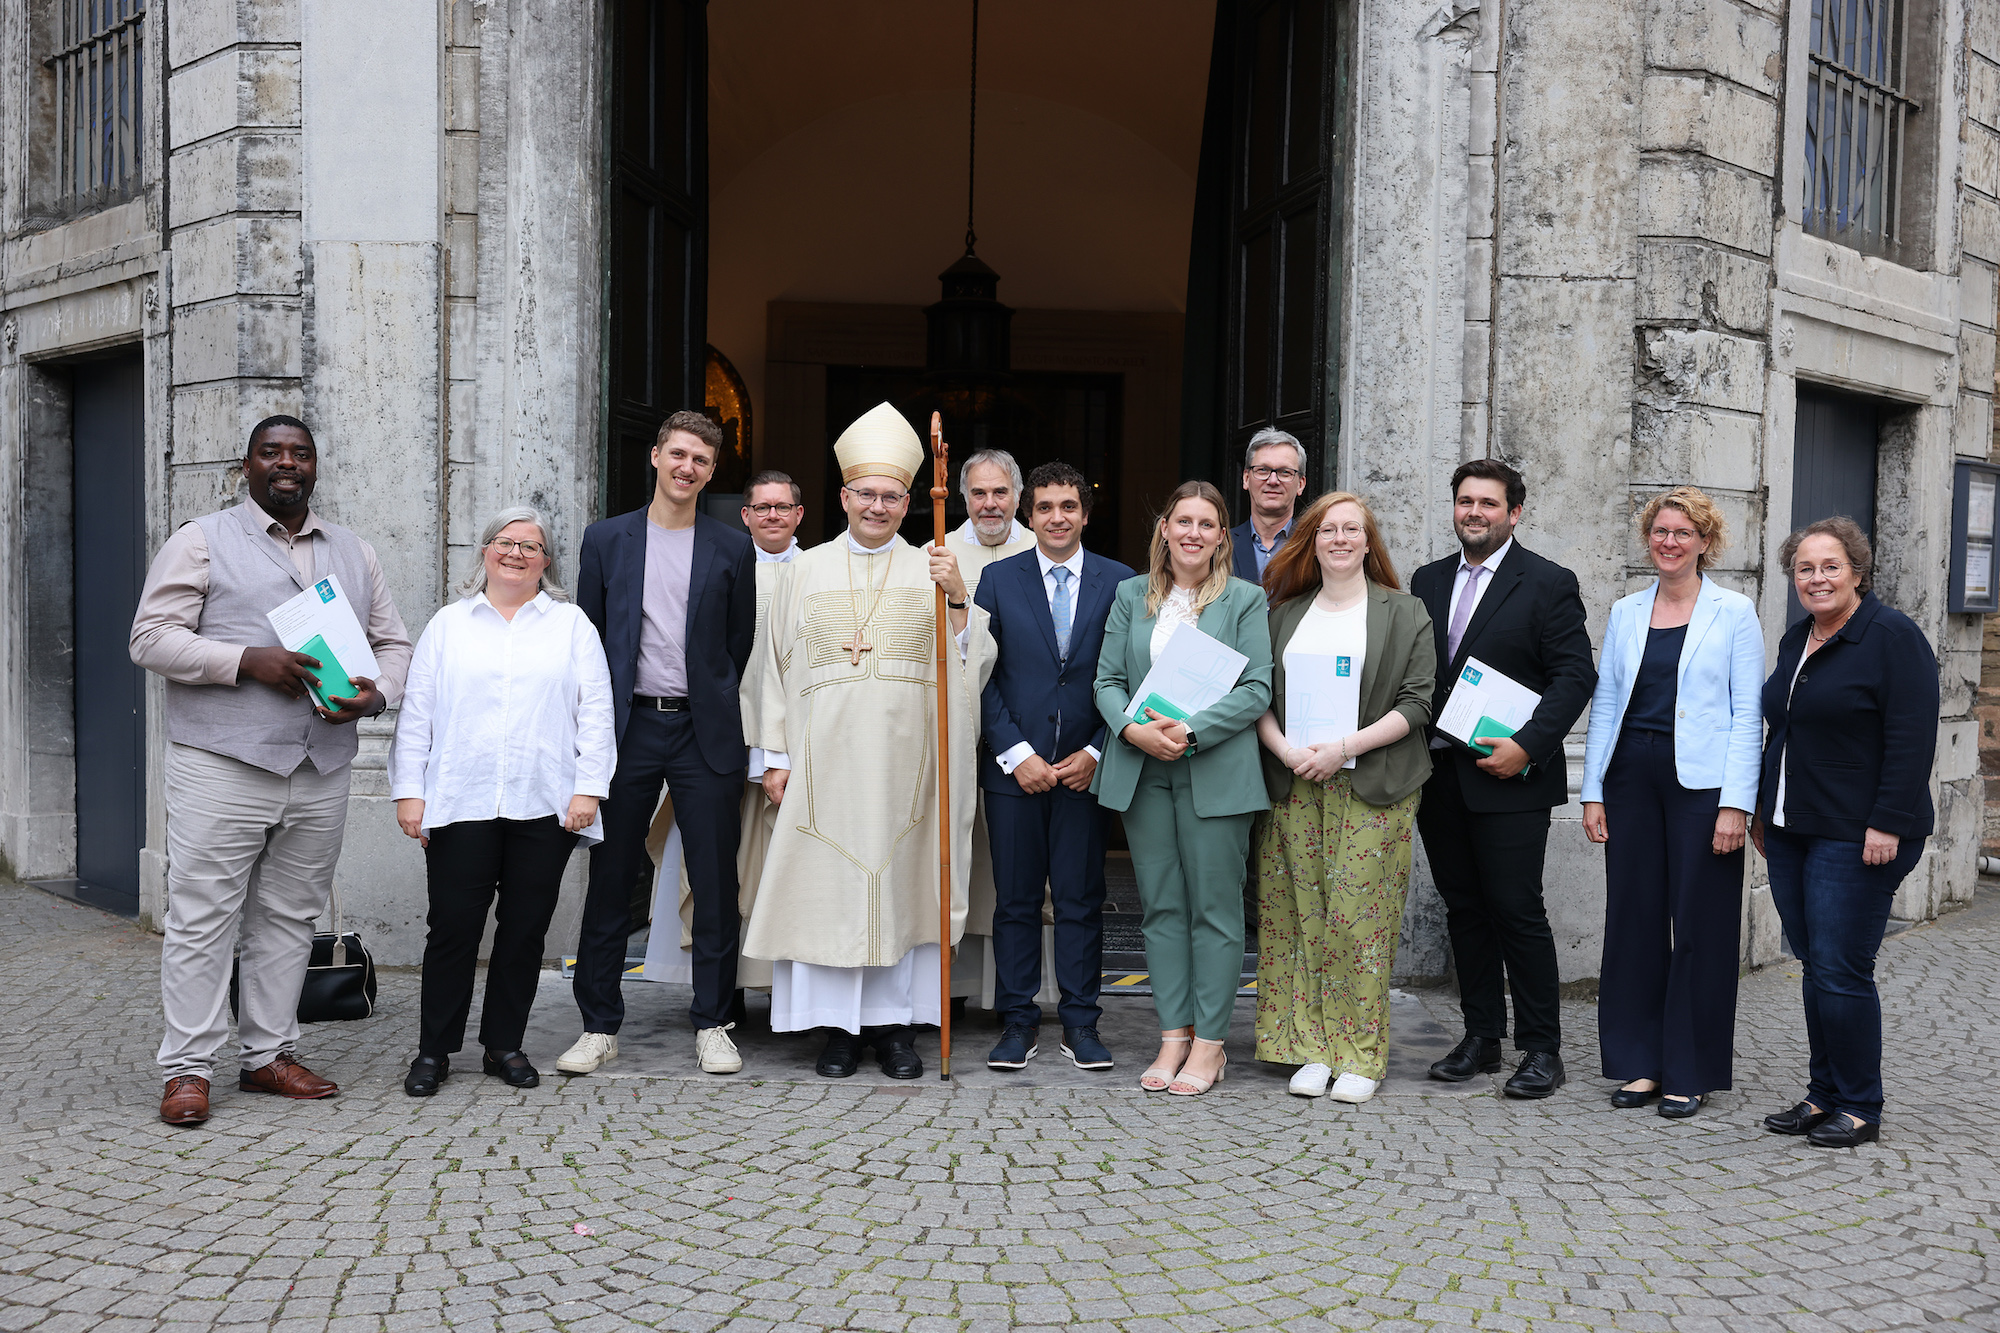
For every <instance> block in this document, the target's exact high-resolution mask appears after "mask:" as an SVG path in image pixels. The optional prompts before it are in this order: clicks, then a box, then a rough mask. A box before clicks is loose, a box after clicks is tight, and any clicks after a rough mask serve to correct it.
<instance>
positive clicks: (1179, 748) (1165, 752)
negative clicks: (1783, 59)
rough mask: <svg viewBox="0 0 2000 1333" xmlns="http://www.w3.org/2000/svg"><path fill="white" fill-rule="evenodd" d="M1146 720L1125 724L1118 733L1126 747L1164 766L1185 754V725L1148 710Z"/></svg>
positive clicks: (1186, 745) (1186, 744) (1186, 746)
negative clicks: (1148, 756) (1150, 757)
mask: <svg viewBox="0 0 2000 1333" xmlns="http://www.w3.org/2000/svg"><path fill="white" fill-rule="evenodd" d="M1146 718H1147V720H1146V721H1144V722H1127V723H1126V724H1125V729H1124V730H1123V731H1121V732H1119V733H1118V735H1119V736H1120V737H1121V738H1122V739H1123V740H1124V742H1125V743H1126V744H1127V745H1129V746H1131V747H1132V748H1133V749H1135V750H1137V751H1139V753H1141V754H1146V755H1151V756H1152V757H1153V758H1155V759H1157V760H1159V761H1160V762H1161V763H1165V764H1171V763H1172V762H1173V761H1174V760H1176V759H1178V758H1180V757H1181V756H1182V755H1184V754H1186V753H1187V748H1188V742H1187V724H1186V723H1183V722H1179V721H1176V720H1175V719H1173V718H1171V717H1167V716H1164V715H1163V714H1160V713H1156V712H1154V711H1153V710H1152V709H1150V708H1148V709H1147V710H1146Z"/></svg>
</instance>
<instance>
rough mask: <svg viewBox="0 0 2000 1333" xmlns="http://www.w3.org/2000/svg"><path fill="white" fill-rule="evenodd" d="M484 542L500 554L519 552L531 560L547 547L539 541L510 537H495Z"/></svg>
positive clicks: (524, 557)
mask: <svg viewBox="0 0 2000 1333" xmlns="http://www.w3.org/2000/svg"><path fill="white" fill-rule="evenodd" d="M486 544H487V545H488V546H490V547H492V548H493V549H494V550H496V551H498V552H499V553H500V554H502V555H514V554H516V553H519V554H520V556H521V557H522V558H523V559H525V560H533V559H534V558H535V557H536V556H538V555H541V554H542V553H543V552H545V551H547V550H548V549H549V548H548V547H546V546H544V545H542V544H541V543H540V542H517V541H515V540H514V539H513V538H512V537H495V538H494V539H493V540H492V541H490V542H488V543H486Z"/></svg>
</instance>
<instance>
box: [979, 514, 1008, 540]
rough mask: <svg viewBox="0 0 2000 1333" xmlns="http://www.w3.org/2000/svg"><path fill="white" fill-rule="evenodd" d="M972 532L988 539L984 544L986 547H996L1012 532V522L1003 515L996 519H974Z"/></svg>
mask: <svg viewBox="0 0 2000 1333" xmlns="http://www.w3.org/2000/svg"><path fill="white" fill-rule="evenodd" d="M972 530H973V531H974V532H976V533H978V534H979V535H980V537H981V538H988V539H990V540H988V541H987V542H986V544H987V545H989V546H993V545H998V544H999V543H1000V542H1002V541H1004V540H1006V538H1007V536H1008V535H1009V534H1010V533H1012V532H1013V531H1014V521H1013V520H1012V519H1010V518H1008V517H1007V516H1006V515H1005V514H1001V515H1000V516H998V517H997V518H974V519H973V520H972Z"/></svg>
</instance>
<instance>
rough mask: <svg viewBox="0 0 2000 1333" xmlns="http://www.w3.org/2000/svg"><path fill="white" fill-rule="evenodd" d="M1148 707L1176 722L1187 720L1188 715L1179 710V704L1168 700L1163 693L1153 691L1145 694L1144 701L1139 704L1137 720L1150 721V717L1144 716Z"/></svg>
mask: <svg viewBox="0 0 2000 1333" xmlns="http://www.w3.org/2000/svg"><path fill="white" fill-rule="evenodd" d="M1148 708H1150V709H1152V710H1153V711H1154V712H1155V713H1158V714H1159V715H1160V716H1161V717H1170V718H1172V719H1173V720H1174V721H1176V722H1185V721H1187V720H1188V715H1187V714H1186V713H1184V712H1182V711H1181V709H1180V706H1179V705H1177V704H1174V703H1172V702H1169V700H1168V699H1167V697H1166V696H1165V695H1164V694H1159V693H1154V694H1149V695H1147V696H1146V702H1144V703H1142V704H1140V705H1139V718H1138V720H1139V721H1141V722H1150V721H1152V719H1151V718H1149V717H1147V716H1146V710H1147V709H1148Z"/></svg>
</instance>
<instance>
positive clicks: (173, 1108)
mask: <svg viewBox="0 0 2000 1333" xmlns="http://www.w3.org/2000/svg"><path fill="white" fill-rule="evenodd" d="M160 1119H162V1120H164V1121H166V1122H167V1123H168V1124H170V1125H199V1124H200V1123H201V1122H202V1121H204V1120H206V1119H208V1080H207V1079H205V1078H203V1077H202V1076H201V1075H200V1074H176V1075H174V1076H173V1077H172V1078H170V1079H168V1080H167V1087H166V1091H165V1092H163V1093H161V1094H160Z"/></svg>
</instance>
